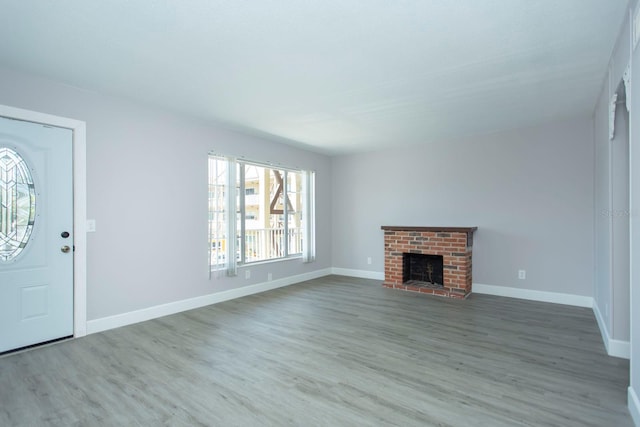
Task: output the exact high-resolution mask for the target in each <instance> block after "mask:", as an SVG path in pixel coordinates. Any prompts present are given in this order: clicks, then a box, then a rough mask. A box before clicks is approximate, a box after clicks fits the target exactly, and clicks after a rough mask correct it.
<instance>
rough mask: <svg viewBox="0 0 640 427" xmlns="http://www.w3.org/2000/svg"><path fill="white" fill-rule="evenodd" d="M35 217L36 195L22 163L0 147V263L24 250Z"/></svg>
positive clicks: (7, 149) (17, 157) (9, 151)
mask: <svg viewBox="0 0 640 427" xmlns="http://www.w3.org/2000/svg"><path fill="white" fill-rule="evenodd" d="M35 217H36V191H35V187H34V185H33V177H32V176H31V172H30V171H29V167H28V166H27V163H26V162H25V161H24V159H23V158H22V157H21V156H20V154H18V153H17V152H16V151H14V150H12V149H11V148H8V147H0V261H11V260H12V259H14V258H15V257H17V256H18V255H20V252H22V251H23V250H24V248H26V247H27V244H28V243H29V237H31V232H32V231H33V224H34V222H35Z"/></svg>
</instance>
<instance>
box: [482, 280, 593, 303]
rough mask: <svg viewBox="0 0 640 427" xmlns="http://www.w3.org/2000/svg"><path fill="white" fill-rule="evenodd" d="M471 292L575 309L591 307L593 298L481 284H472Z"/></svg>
mask: <svg viewBox="0 0 640 427" xmlns="http://www.w3.org/2000/svg"><path fill="white" fill-rule="evenodd" d="M471 290H472V292H473V293H476V294H486V295H497V296H501V297H509V298H518V299H526V300H531V301H540V302H550V303H553V304H564V305H573V306H576V307H588V308H591V307H593V298H592V297H586V296H582V295H572V294H561V293H558V292H545V291H536V290H533V289H522V288H511V287H507V286H494V285H483V284H481V283H474V284H473V286H472V287H471Z"/></svg>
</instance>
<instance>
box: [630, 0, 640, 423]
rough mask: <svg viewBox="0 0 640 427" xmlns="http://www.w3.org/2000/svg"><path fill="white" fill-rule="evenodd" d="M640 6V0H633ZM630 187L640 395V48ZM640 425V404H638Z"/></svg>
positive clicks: (634, 381)
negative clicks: (639, 1)
mask: <svg viewBox="0 0 640 427" xmlns="http://www.w3.org/2000/svg"><path fill="white" fill-rule="evenodd" d="M631 3H632V4H633V6H634V8H635V7H636V3H637V2H636V1H633V2H631ZM631 62H632V65H631V69H632V73H631V80H632V82H634V83H633V84H632V85H631V114H630V118H629V122H630V128H631V134H630V138H629V140H630V168H631V170H630V174H631V177H630V189H631V190H630V191H631V301H630V302H631V379H630V391H631V394H633V395H635V396H636V398H637V397H640V309H639V308H640V216H639V215H640V84H638V82H640V50H638V49H637V48H636V50H635V51H634V52H633V55H632V58H631ZM636 402H637V401H636ZM634 410H635V413H636V415H638V416H639V418H636V424H637V425H640V407H635V408H634Z"/></svg>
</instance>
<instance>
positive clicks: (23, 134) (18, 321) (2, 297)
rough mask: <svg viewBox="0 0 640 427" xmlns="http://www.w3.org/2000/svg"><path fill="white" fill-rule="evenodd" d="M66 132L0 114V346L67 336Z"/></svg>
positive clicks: (69, 221)
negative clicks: (0, 115)
mask: <svg viewBox="0 0 640 427" xmlns="http://www.w3.org/2000/svg"><path fill="white" fill-rule="evenodd" d="M72 138H73V133H72V131H71V130H70V129H64V128H58V127H52V126H45V125H42V124H37V123H30V122H25V121H21V120H13V119H8V118H4V117H0V353H2V352H6V351H10V350H14V349H18V348H21V347H26V346H30V345H34V344H39V343H43V342H47V341H51V340H55V339H58V338H64V337H68V336H71V335H73V174H72V146H73V142H72V141H73V140H72Z"/></svg>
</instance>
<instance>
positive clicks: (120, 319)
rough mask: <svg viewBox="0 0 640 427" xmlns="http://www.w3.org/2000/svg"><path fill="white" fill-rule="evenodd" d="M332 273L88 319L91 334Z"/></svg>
mask: <svg viewBox="0 0 640 427" xmlns="http://www.w3.org/2000/svg"><path fill="white" fill-rule="evenodd" d="M329 274H332V269H331V268H325V269H322V270H316V271H312V272H310V273H304V274H299V275H297V276H290V277H285V278H282V279H277V280H272V281H270V282H263V283H258V284H255V285H249V286H244V287H242V288H237V289H230V290H228V291H222V292H217V293H214V294H208V295H203V296H200V297H195V298H189V299H186V300H181V301H175V302H170V303H167V304H161V305H157V306H154V307H149V308H144V309H142V310H136V311H132V312H129V313H122V314H117V315H115V316H109V317H103V318H101V319H95V320H90V321H88V322H87V333H88V334H94V333H97V332H102V331H106V330H108V329H114V328H119V327H121V326H126V325H131V324H134V323H138V322H144V321H147V320H151V319H156V318H158V317H163V316H168V315H170V314H175V313H180V312H182V311H187V310H192V309H194V308H200V307H204V306H207V305H211V304H216V303H219V302H223V301H228V300H232V299H235V298H240V297H244V296H247V295H253V294H257V293H260V292H265V291H270V290H272V289H277V288H282V287H284V286H289V285H293V284H295V283H300V282H304V281H306V280H311V279H317V278H318V277H323V276H328V275H329Z"/></svg>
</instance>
